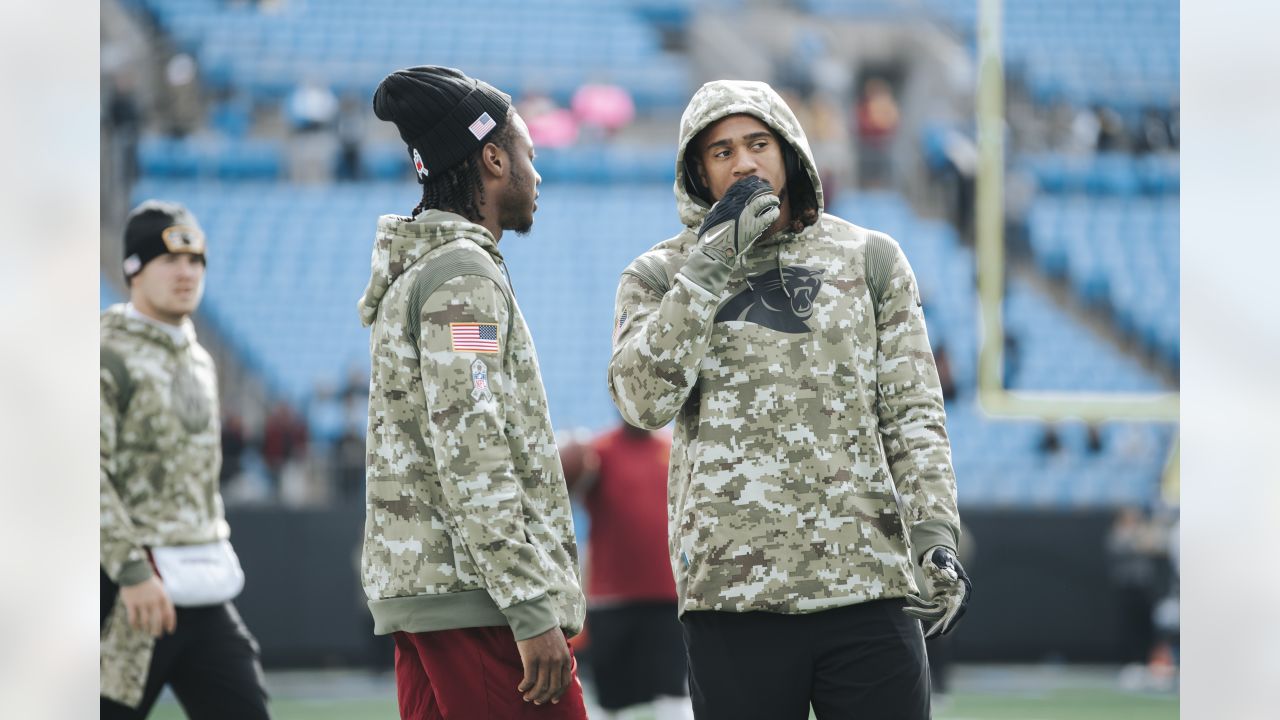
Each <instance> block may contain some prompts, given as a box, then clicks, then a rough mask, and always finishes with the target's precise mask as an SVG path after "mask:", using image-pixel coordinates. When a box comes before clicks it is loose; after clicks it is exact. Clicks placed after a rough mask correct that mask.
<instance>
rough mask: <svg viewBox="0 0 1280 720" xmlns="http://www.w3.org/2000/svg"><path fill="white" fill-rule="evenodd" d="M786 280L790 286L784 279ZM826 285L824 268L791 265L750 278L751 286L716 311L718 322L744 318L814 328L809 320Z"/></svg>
mask: <svg viewBox="0 0 1280 720" xmlns="http://www.w3.org/2000/svg"><path fill="white" fill-rule="evenodd" d="M784 279H785V280H786V287H785V288H784V287H783V286H782V281H783V280H784ZM821 288H822V271H821V270H810V269H809V268H807V267H802V266H800V265H791V266H788V267H785V268H782V273H781V274H779V273H778V270H776V269H774V270H770V271H769V272H766V273H761V274H759V275H752V276H751V277H748V278H747V286H746V287H745V288H743V289H742V292H739V293H738V294H737V295H734V296H733V297H732V298H729V301H728V302H726V303H725V304H724V305H723V306H722V307H721V308H720V312H718V313H716V319H715V321H716V322H725V321H728V320H743V321H746V322H752V323H755V324H757V325H763V326H765V327H767V328H769V329H770V330H777V331H778V332H784V333H796V334H798V333H807V332H810V331H811V330H812V328H810V327H809V324H808V323H806V322H805V320H808V319H809V316H810V315H812V314H813V300H814V298H816V297H817V296H818V290H820V289H821Z"/></svg>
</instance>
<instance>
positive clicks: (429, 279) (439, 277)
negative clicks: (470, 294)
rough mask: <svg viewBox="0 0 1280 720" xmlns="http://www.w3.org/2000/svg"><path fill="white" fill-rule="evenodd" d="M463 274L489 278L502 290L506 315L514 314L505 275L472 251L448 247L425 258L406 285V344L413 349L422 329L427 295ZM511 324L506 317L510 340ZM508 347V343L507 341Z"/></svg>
mask: <svg viewBox="0 0 1280 720" xmlns="http://www.w3.org/2000/svg"><path fill="white" fill-rule="evenodd" d="M464 275H479V276H480V277H484V278H488V279H489V280H492V281H493V283H494V284H495V285H497V286H498V288H499V289H500V290H502V294H503V296H504V297H505V298H506V301H507V313H508V317H513V316H514V313H513V312H512V311H513V309H514V307H515V303H514V301H513V298H512V295H511V288H510V287H509V286H508V285H507V280H506V278H504V277H503V276H502V274H501V273H500V272H498V268H497V267H496V266H494V264H493V263H491V262H485V261H483V260H480V259H478V258H476V257H475V253H473V252H471V251H469V250H451V251H449V252H447V253H444V254H442V255H439V256H437V257H435V258H432V259H431V260H428V261H427V266H426V267H425V268H423V270H422V272H420V273H418V276H417V277H416V278H414V281H413V287H411V288H409V312H408V313H406V317H405V325H406V327H405V331H406V333H408V336H409V337H410V338H411V339H412V342H411V343H410V345H412V347H413V348H414V349H415V351H416V349H417V348H418V342H419V340H420V335H421V332H422V306H423V304H424V303H426V302H427V298H429V297H431V294H432V293H434V292H435V291H436V290H439V289H440V286H441V285H444V284H445V283H447V282H449V281H450V280H452V279H454V278H456V277H462V276H464ZM514 325H515V323H514V322H512V321H511V320H508V322H507V335H508V339H510V334H511V327H512V326H514ZM509 346H510V344H509V343H508V347H509Z"/></svg>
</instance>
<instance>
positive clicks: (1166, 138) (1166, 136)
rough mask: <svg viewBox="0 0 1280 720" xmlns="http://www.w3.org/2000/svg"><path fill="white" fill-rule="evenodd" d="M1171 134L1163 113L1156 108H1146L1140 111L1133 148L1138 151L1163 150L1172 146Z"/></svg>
mask: <svg viewBox="0 0 1280 720" xmlns="http://www.w3.org/2000/svg"><path fill="white" fill-rule="evenodd" d="M1172 134H1173V133H1172V131H1171V129H1170V128H1169V121H1168V119H1166V118H1165V116H1164V114H1163V113H1162V112H1160V111H1159V110H1158V109H1156V108H1147V109H1145V110H1143V111H1142V121H1141V122H1140V123H1139V124H1138V135H1137V137H1136V138H1135V139H1134V143H1133V145H1134V149H1136V150H1137V151H1138V152H1140V153H1154V152H1165V151H1167V150H1170V149H1172V148H1173V138H1172Z"/></svg>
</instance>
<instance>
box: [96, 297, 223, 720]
mask: <svg viewBox="0 0 1280 720" xmlns="http://www.w3.org/2000/svg"><path fill="white" fill-rule="evenodd" d="M175 335H178V336H180V337H181V339H175V337H174V335H171V334H170V333H168V332H165V330H164V329H162V328H160V327H158V326H157V325H155V324H153V323H150V322H147V321H146V320H143V319H140V318H138V317H136V316H130V314H129V313H128V311H126V306H125V305H113V306H112V307H110V308H107V309H106V310H105V311H104V312H103V313H102V318H101V336H100V338H101V364H100V374H101V378H100V383H99V385H100V388H101V405H100V408H99V410H100V412H99V416H100V418H101V434H100V436H99V444H100V453H101V462H100V466H99V475H100V482H99V492H100V501H99V504H100V515H99V533H100V558H101V564H102V569H103V571H104V572H106V574H107V576H108V577H110V578H111V579H112V580H113V581H114V582H116V583H119V584H120V585H133V584H135V583H139V582H142V581H143V580H146V579H147V578H149V577H151V574H152V571H151V565H150V563H149V561H148V559H147V554H146V550H147V549H148V548H152V547H164V546H171V545H194V544H199V543H207V542H213V541H215V540H221V539H224V538H226V537H228V535H229V534H230V530H229V529H228V527H227V521H226V519H225V517H224V514H223V508H222V496H221V495H220V494H219V493H218V470H219V469H220V468H221V466H222V446H221V424H220V421H219V412H218V379H217V375H216V373H215V372H214V367H213V359H212V358H210V357H209V353H208V352H206V351H205V349H204V348H203V347H201V346H200V344H199V343H198V342H196V334H195V328H194V327H193V326H192V324H191V322H190V321H187V322H186V323H185V324H184V325H183V326H182V329H181V332H179V333H175ZM152 648H153V642H152V639H151V636H150V635H148V634H147V633H145V632H142V631H140V630H135V629H134V628H131V627H129V623H128V618H127V616H126V613H125V609H124V603H121V602H116V603H115V605H114V606H113V607H112V610H111V614H110V615H109V616H108V617H107V620H106V621H105V623H104V624H103V627H102V636H101V646H100V654H101V683H102V687H101V692H102V695H104V696H106V697H109V698H111V699H113V700H116V701H118V702H121V703H124V704H126V705H129V706H136V705H137V704H138V702H139V701H141V699H142V691H143V687H144V684H145V682H146V677H147V667H148V665H149V664H150V662H151V651H152Z"/></svg>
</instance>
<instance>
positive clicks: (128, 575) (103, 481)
mask: <svg viewBox="0 0 1280 720" xmlns="http://www.w3.org/2000/svg"><path fill="white" fill-rule="evenodd" d="M101 388H102V394H101V404H100V405H99V411H98V413H99V417H100V418H101V423H100V427H101V430H100V434H99V437H98V441H99V466H98V467H99V472H98V475H99V480H98V484H99V485H98V491H99V505H98V512H99V515H98V527H99V530H98V532H99V537H98V539H99V557H100V562H101V563H102V569H103V570H104V571H106V573H107V577H109V578H111V580H112V581H113V582H115V583H117V584H119V585H121V586H128V585H135V584H137V583H140V582H142V581H143V580H146V579H147V578H149V577H151V574H152V573H151V564H150V563H149V562H148V561H147V554H146V550H145V549H144V548H143V547H142V544H141V543H140V541H139V540H138V533H137V530H136V529H135V527H134V524H133V521H132V520H131V519H130V518H129V512H128V510H127V509H126V508H125V504H124V501H123V500H121V499H120V494H119V493H117V492H116V487H115V485H114V484H113V483H112V478H113V477H115V473H116V465H115V463H116V447H117V443H118V441H117V436H118V433H119V429H120V424H121V422H122V419H123V418H122V417H121V415H120V407H119V397H120V388H119V387H118V385H117V382H116V378H115V376H114V375H113V374H112V373H111V372H110V371H109V370H108V369H107V368H106V366H102V367H101Z"/></svg>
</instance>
